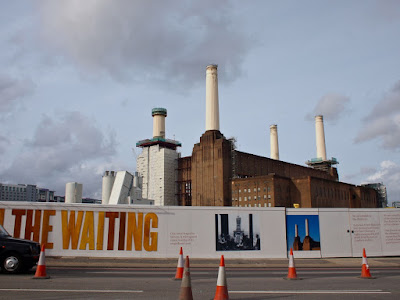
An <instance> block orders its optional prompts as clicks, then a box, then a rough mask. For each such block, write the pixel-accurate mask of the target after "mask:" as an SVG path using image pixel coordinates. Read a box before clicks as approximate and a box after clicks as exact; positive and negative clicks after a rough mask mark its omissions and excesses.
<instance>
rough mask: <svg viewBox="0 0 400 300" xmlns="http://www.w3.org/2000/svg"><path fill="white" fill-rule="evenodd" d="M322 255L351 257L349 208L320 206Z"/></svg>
mask: <svg viewBox="0 0 400 300" xmlns="http://www.w3.org/2000/svg"><path fill="white" fill-rule="evenodd" d="M319 228H320V231H321V256H322V257H351V256H352V255H353V254H352V250H351V235H352V233H351V228H350V220H349V209H347V208H320V209H319Z"/></svg>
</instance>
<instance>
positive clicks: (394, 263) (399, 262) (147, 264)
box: [46, 256, 400, 268]
mask: <svg viewBox="0 0 400 300" xmlns="http://www.w3.org/2000/svg"><path fill="white" fill-rule="evenodd" d="M225 264H226V267H227V268H287V264H288V259H229V258H226V259H225ZM368 264H369V266H370V267H372V268H373V267H396V268H399V267H400V257H398V256H396V257H368ZM46 265H47V266H48V267H92V268H100V267H103V268H104V267H106V268H176V258H101V257H64V256H50V257H46ZM218 265H219V259H200V258H197V259H196V258H191V260H190V267H191V268H212V267H215V268H217V267H218ZM357 267H360V268H361V258H359V257H354V258H303V259H302V258H296V268H357Z"/></svg>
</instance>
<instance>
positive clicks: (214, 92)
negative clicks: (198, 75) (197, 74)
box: [206, 65, 219, 131]
mask: <svg viewBox="0 0 400 300" xmlns="http://www.w3.org/2000/svg"><path fill="white" fill-rule="evenodd" d="M217 68H218V66H217V65H208V66H207V68H206V131H208V130H219V104H218V75H217Z"/></svg>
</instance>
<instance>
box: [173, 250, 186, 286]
mask: <svg viewBox="0 0 400 300" xmlns="http://www.w3.org/2000/svg"><path fill="white" fill-rule="evenodd" d="M183 268H184V263H183V250H182V247H181V250H180V251H179V258H178V266H177V267H176V274H175V280H181V279H182V278H183Z"/></svg>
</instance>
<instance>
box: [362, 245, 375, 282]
mask: <svg viewBox="0 0 400 300" xmlns="http://www.w3.org/2000/svg"><path fill="white" fill-rule="evenodd" d="M360 278H366V279H373V277H372V276H371V273H370V272H369V266H368V262H367V254H366V253H365V248H363V257H362V267H361V277H360Z"/></svg>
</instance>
